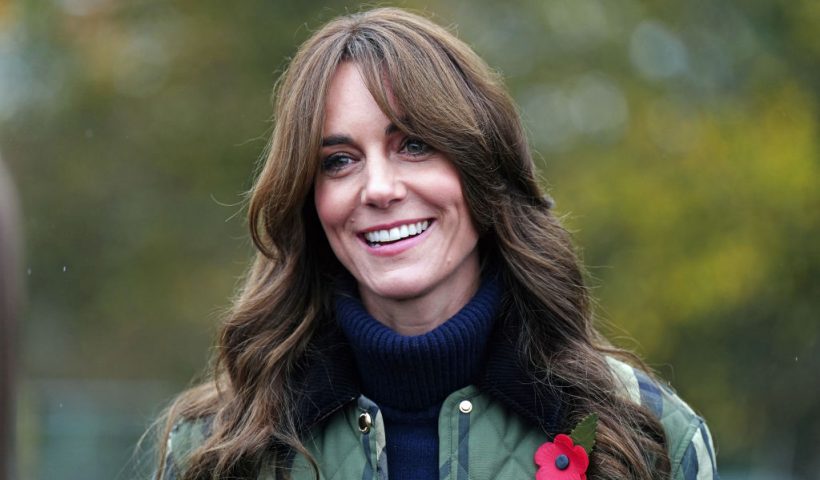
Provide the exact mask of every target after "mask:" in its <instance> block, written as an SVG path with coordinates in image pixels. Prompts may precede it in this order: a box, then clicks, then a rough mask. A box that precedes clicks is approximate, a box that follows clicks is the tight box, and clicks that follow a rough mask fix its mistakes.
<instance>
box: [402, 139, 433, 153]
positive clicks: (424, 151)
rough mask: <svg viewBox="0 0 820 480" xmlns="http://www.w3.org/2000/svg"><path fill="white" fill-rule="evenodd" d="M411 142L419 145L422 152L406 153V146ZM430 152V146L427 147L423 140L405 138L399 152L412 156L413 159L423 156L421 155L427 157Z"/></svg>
mask: <svg viewBox="0 0 820 480" xmlns="http://www.w3.org/2000/svg"><path fill="white" fill-rule="evenodd" d="M411 142H417V143H419V144H421V148H422V151H421V152H417V153H412V152H408V151H407V145H408V144H410V143H411ZM431 150H432V148H430V145H428V144H427V142H425V141H424V140H421V139H419V138H413V137H407V138H405V139H404V142H403V143H402V144H401V150H400V151H401V152H405V153H407V154H408V155H412V156H414V157H420V156H423V155H427V154H428V153H430V151H431Z"/></svg>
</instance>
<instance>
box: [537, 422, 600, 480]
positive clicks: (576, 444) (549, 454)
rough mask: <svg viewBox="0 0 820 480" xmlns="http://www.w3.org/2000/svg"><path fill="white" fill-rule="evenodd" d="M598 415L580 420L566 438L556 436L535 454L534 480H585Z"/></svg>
mask: <svg viewBox="0 0 820 480" xmlns="http://www.w3.org/2000/svg"><path fill="white" fill-rule="evenodd" d="M597 427H598V415H596V414H594V413H591V414H589V415H587V416H586V417H584V419H583V420H581V421H580V422H579V423H578V425H576V426H575V428H573V429H572V432H570V434H569V435H564V434H563V433H560V434H558V435H556V436H555V438H554V439H553V440H552V441H551V442H547V443H545V444H543V445H541V446H540V447H538V450H536V451H535V464H536V465H538V471H537V472H535V480H586V479H587V467H589V454H590V453H592V447H594V446H595V429H596V428H597Z"/></svg>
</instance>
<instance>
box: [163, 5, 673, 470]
mask: <svg viewBox="0 0 820 480" xmlns="http://www.w3.org/2000/svg"><path fill="white" fill-rule="evenodd" d="M341 62H355V63H356V64H357V65H358V66H359V67H360V69H361V71H362V74H363V76H364V77H365V79H366V82H367V85H368V88H369V89H370V91H371V93H372V94H373V96H374V98H375V99H376V101H377V102H378V104H379V106H380V107H381V109H382V110H383V111H384V112H385V114H386V115H387V116H388V117H389V118H390V120H391V121H392V122H393V123H394V124H395V125H397V126H398V127H399V128H400V129H401V130H402V131H404V132H405V133H406V134H408V135H411V136H413V137H418V138H421V139H423V140H424V141H425V142H427V143H428V144H429V145H431V146H432V147H433V148H435V149H437V150H438V151H440V152H442V153H444V154H446V155H447V156H448V157H449V158H450V159H451V160H452V162H453V163H454V164H455V166H456V167H457V168H458V170H459V172H460V175H461V180H462V184H463V191H464V195H465V198H466V201H467V204H468V205H469V208H470V212H471V214H472V218H473V221H474V222H475V224H476V226H477V228H478V231H479V232H481V240H480V244H479V248H480V251H481V254H482V257H483V258H484V259H487V258H490V259H493V261H494V263H496V264H498V265H499V268H500V270H501V275H502V278H503V282H504V287H505V291H506V299H505V302H508V303H509V305H508V306H509V307H510V308H514V309H515V310H516V311H517V312H518V314H519V316H520V318H521V319H522V322H523V328H522V331H521V332H520V338H519V345H520V347H521V355H522V358H523V359H524V360H525V361H526V362H527V363H528V365H530V367H531V370H532V372H534V373H533V377H534V378H533V381H536V382H540V383H542V384H543V385H544V388H560V391H561V395H562V397H563V398H565V399H566V402H567V404H568V405H569V406H570V409H569V411H570V415H569V418H567V423H568V424H571V423H573V422H575V421H577V420H578V419H579V417H581V416H583V415H585V414H586V413H588V412H596V413H597V414H598V415H599V418H600V420H599V427H598V433H597V443H596V449H595V454H594V455H592V456H591V465H590V468H589V471H588V477H589V478H590V479H605V478H606V479H615V478H618V479H622V478H633V479H660V478H666V477H668V475H669V468H670V467H669V458H668V455H667V453H666V448H665V440H664V433H663V429H662V427H661V425H660V424H659V422H658V421H657V420H656V419H655V418H654V417H653V416H652V415H651V413H649V412H648V411H646V410H645V409H643V408H642V407H640V406H637V405H634V404H632V403H630V402H629V401H627V400H624V399H622V398H621V397H620V396H619V395H618V394H617V393H616V392H618V391H619V388H618V387H617V386H616V383H615V382H616V380H615V379H614V378H613V376H612V373H611V370H610V368H609V367H608V365H607V362H606V359H605V355H615V356H619V357H622V358H629V357H630V356H629V355H628V354H627V353H626V352H623V351H620V350H617V349H615V348H613V347H612V346H610V345H609V344H608V343H607V342H606V341H605V340H604V339H603V337H602V336H601V335H600V334H599V333H598V332H597V331H596V330H595V328H594V326H593V321H592V313H591V306H590V298H589V292H588V290H587V287H586V286H585V284H584V278H583V272H582V268H581V266H580V262H579V260H578V258H577V256H576V254H575V252H574V249H573V246H572V244H571V240H570V238H569V235H568V233H567V232H566V231H565V230H564V229H563V228H562V226H561V225H560V222H559V220H558V219H557V218H556V217H555V215H554V214H553V213H552V211H551V210H550V206H551V205H550V202H549V201H548V200H547V199H546V198H545V196H544V194H543V192H542V191H541V188H540V187H539V185H538V181H537V178H536V172H535V166H534V163H533V160H532V156H531V153H530V150H529V147H528V143H527V139H526V137H525V134H524V131H523V127H522V124H521V120H520V117H519V114H518V112H517V110H516V107H515V105H514V103H513V101H512V100H511V98H510V96H509V95H508V94H507V92H506V89H505V87H504V86H503V83H502V81H501V79H500V77H499V76H498V75H497V74H496V73H495V72H493V70H491V69H490V68H489V67H488V66H487V65H486V64H485V63H484V61H482V60H481V59H480V58H479V57H478V56H477V55H476V54H475V52H473V51H472V49H470V47H468V46H467V45H466V44H465V43H463V42H462V41H460V40H459V39H457V38H456V37H455V36H454V35H453V34H451V33H450V32H448V31H447V30H446V29H444V28H442V27H440V26H438V25H436V24H434V23H433V22H431V21H429V20H427V19H425V18H423V17H421V16H418V15H415V14H412V13H408V12H406V11H404V10H400V9H394V8H381V9H376V10H371V11H367V12H363V13H357V14H352V15H347V16H343V17H339V18H337V19H334V20H332V21H331V22H329V23H328V24H326V25H325V26H324V27H323V28H321V29H320V30H318V31H317V32H316V33H314V34H313V35H312V36H311V37H310V38H309V39H308V40H307V41H306V42H305V43H304V44H303V45H302V46H301V48H300V49H299V51H298V52H297V54H296V55H295V57H294V58H293V59H292V60H291V62H290V64H289V66H288V68H287V70H286V71H285V73H284V74H283V75H282V77H281V78H280V81H279V83H278V84H277V87H276V97H275V98H276V103H275V117H274V121H275V126H274V130H273V135H272V139H271V142H270V145H269V150H268V153H267V155H266V158H265V160H264V164H263V165H262V168H261V171H260V172H259V174H258V178H257V180H256V183H255V185H254V187H253V189H252V192H251V197H250V202H249V222H250V230H251V235H252V238H253V242H254V244H255V245H256V248H257V249H258V253H257V256H256V259H255V261H254V263H253V265H252V267H251V269H250V270H249V272H248V274H247V278H246V280H245V283H244V287H243V288H242V290H241V291H240V293H239V294H238V296H237V298H236V299H235V302H234V306H233V310H232V311H231V313H230V314H229V315H228V318H227V319H226V321H225V322H224V325H223V326H222V329H221V332H220V335H219V339H218V350H217V358H216V361H215V363H214V371H213V378H212V380H211V381H209V382H207V383H205V384H203V385H200V386H198V387H195V388H193V389H191V390H189V391H187V392H185V393H183V394H182V395H181V396H180V397H179V398H178V399H177V400H176V401H175V402H174V404H173V405H172V406H171V407H170V408H169V411H168V415H167V422H166V428H165V435H166V436H167V435H168V434H169V432H170V430H171V428H172V425H174V423H175V422H177V421H178V420H179V419H190V418H200V417H206V416H209V417H211V421H212V427H211V434H210V436H209V437H208V438H207V439H206V440H205V442H204V443H203V444H202V445H201V446H199V448H197V449H196V450H195V451H194V452H193V453H192V455H191V457H190V459H189V462H188V465H189V467H188V468H187V470H186V471H185V472H184V473H183V475H182V478H184V479H187V480H195V479H196V480H204V479H222V478H256V477H255V476H256V474H257V473H258V471H259V469H260V468H261V465H262V462H263V461H266V459H270V457H271V451H272V446H274V445H278V446H285V447H287V448H288V449H290V451H291V452H299V453H302V454H304V455H306V456H308V458H310V456H309V453H308V452H307V451H306V449H305V447H304V445H303V444H302V442H301V439H300V434H299V432H298V431H297V428H296V425H295V420H294V405H295V404H294V402H295V400H294V398H295V392H294V390H295V388H296V387H295V380H294V375H295V371H296V369H297V366H298V365H299V364H300V361H301V360H303V357H304V355H305V352H306V349H307V348H308V346H309V344H310V342H311V339H312V337H313V335H314V332H316V331H317V330H318V329H319V328H321V327H322V325H323V324H326V323H327V322H332V321H333V315H332V310H331V307H330V304H331V301H330V299H331V295H332V292H331V288H330V284H331V282H330V281H329V278H330V277H332V276H333V275H334V274H335V273H336V272H338V269H340V268H342V267H341V266H340V264H339V263H338V261H336V259H335V257H334V255H333V253H332V251H331V250H330V248H329V246H328V244H327V240H326V238H325V236H324V234H323V233H322V229H321V227H320V226H319V222H318V219H317V216H316V211H315V207H314V205H313V195H312V188H313V181H314V178H315V176H316V173H317V167H318V163H319V162H318V153H319V148H320V145H321V138H322V137H321V136H322V126H323V123H324V107H325V98H326V94H327V91H328V85H329V84H330V81H331V78H332V77H333V74H334V72H335V71H336V68H337V66H338V65H339V64H340V63H341ZM391 100H392V101H391ZM557 386H560V387H557ZM163 445H164V442H163ZM277 451H281V449H280V450H277ZM160 453H161V456H164V452H160ZM280 467H281V462H280ZM278 468H279V467H278Z"/></svg>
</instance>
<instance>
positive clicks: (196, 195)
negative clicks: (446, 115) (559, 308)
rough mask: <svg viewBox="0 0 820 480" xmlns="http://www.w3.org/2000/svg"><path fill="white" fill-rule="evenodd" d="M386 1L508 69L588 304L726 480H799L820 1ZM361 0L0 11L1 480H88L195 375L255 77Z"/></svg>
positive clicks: (262, 135)
mask: <svg viewBox="0 0 820 480" xmlns="http://www.w3.org/2000/svg"><path fill="white" fill-rule="evenodd" d="M400 5H401V6H405V7H411V8H416V9H421V10H423V11H425V12H428V14H430V15H432V16H433V17H434V19H436V20H437V21H439V22H440V23H444V24H448V25H450V24H452V25H455V26H457V28H456V30H457V32H458V33H459V35H460V36H461V38H463V39H464V40H465V41H467V42H468V43H470V44H471V45H473V46H474V48H475V49H476V50H477V51H478V52H479V53H480V54H481V55H482V56H484V58H485V59H487V61H488V63H489V64H490V65H492V66H494V67H496V68H498V69H499V70H500V71H501V72H502V73H503V74H504V77H505V79H506V81H507V83H508V85H509V86H510V89H511V91H512V93H513V95H514V96H515V98H516V99H517V101H518V102H519V104H520V106H521V110H522V114H523V115H524V118H525V120H526V122H527V125H528V128H529V130H530V133H531V141H532V144H533V147H534V149H535V150H536V151H537V152H538V155H539V164H540V166H541V171H542V173H543V176H544V178H545V184H547V183H548V185H549V188H550V191H551V193H552V195H553V196H554V197H555V198H556V199H557V202H558V210H559V211H560V212H561V213H562V214H565V215H566V223H567V224H568V225H569V226H570V228H571V229H572V230H573V231H574V232H576V237H577V240H578V244H579V246H580V247H581V248H582V250H583V253H584V258H585V261H586V262H587V264H588V266H589V271H590V278H591V281H592V283H593V285H595V293H596V296H597V297H598V299H599V309H598V314H599V316H600V317H601V318H602V319H605V320H606V322H607V324H608V325H609V327H608V332H609V333H610V335H611V337H612V338H613V340H614V341H615V342H616V343H618V344H621V345H625V346H628V347H630V348H634V349H636V350H637V351H638V352H639V353H640V354H641V355H642V356H643V357H644V358H645V359H646V360H647V361H648V362H649V363H650V364H651V365H653V366H656V367H657V368H658V370H659V372H660V374H661V375H662V376H664V377H665V378H667V379H669V380H670V381H672V383H673V385H674V386H675V387H676V388H677V389H678V390H679V391H680V392H681V394H682V396H684V397H685V398H686V399H687V400H688V401H689V402H690V403H691V404H692V405H693V406H694V407H695V408H696V409H697V410H698V411H700V412H702V413H703V414H704V415H705V417H706V418H707V420H708V421H709V423H710V425H711V427H712V430H713V433H714V435H715V438H716V441H717V444H718V449H719V460H720V463H721V466H722V470H723V472H724V477H725V478H733V477H732V472H734V475H736V478H750V477H751V476H752V475H759V476H760V477H759V478H789V477H792V478H813V476H814V474H815V473H814V472H816V471H817V470H818V468H820V465H818V463H817V462H818V460H817V459H818V458H820V451H819V450H818V445H820V415H818V414H820V409H819V408H818V394H817V392H818V391H819V390H820V380H818V376H817V373H816V372H817V371H820V355H818V345H817V341H818V335H820V323H818V322H817V321H816V317H817V311H818V307H820V291H818V290H819V289H818V278H820V251H818V242H817V240H816V236H817V233H818V223H819V222H820V217H819V216H818V214H817V212H818V210H819V209H820V193H818V192H820V188H818V187H819V186H820V185H818V173H820V172H818V170H819V169H820V165H818V161H819V160H818V159H820V155H818V154H820V145H819V144H818V131H819V130H820V124H819V123H818V119H819V117H818V108H820V105H819V104H818V98H820V36H819V35H817V32H818V31H820V6H818V5H820V4H818V2H816V1H814V0H789V1H787V0H770V1H765V2H764V1H749V2H739V1H738V2H728V1H725V0H718V1H715V0H710V1H706V0H686V1H684V0H680V1H674V2H672V1H669V2H652V3H649V2H638V1H636V0H547V1H531V2H523V1H522V2H507V3H501V2H490V1H489V0H485V1H470V2H467V1H461V2H443V1H442V2H440V3H439V2H433V1H431V2H417V1H407V2H402V3H401V4H400ZM358 9H359V7H358V5H356V4H345V3H343V2H325V3H321V4H320V3H317V2H299V3H293V2H274V1H262V0H256V1H243V2H164V1H154V0H143V1H140V2H114V1H112V0H55V1H53V2H43V1H21V2H18V3H14V4H9V3H5V4H1V5H0V153H2V155H3V158H4V160H5V161H6V162H7V163H9V165H10V167H11V169H12V172H13V174H14V175H15V176H16V179H17V182H18V186H19V190H20V192H21V196H22V203H23V207H24V212H25V235H26V249H27V252H28V254H27V258H26V259H25V262H24V264H25V269H26V272H25V273H26V280H27V287H28V309H27V313H26V316H25V322H24V325H22V329H21V330H22V332H23V338H22V347H23V348H22V350H23V352H24V356H23V359H22V360H23V365H24V368H25V372H24V375H25V378H27V379H28V381H26V382H25V383H24V384H23V386H22V387H23V388H21V398H22V399H23V400H24V401H22V402H21V405H22V407H23V408H22V409H21V439H22V443H23V444H22V445H21V449H20V450H21V452H23V458H22V466H23V468H24V472H23V475H24V477H25V478H49V479H51V478H75V477H76V478H84V479H88V478H105V479H108V478H112V477H113V476H114V475H116V474H117V472H118V471H119V470H118V469H117V467H114V466H112V464H113V465H120V466H121V465H122V464H123V463H125V461H126V460H127V458H128V455H129V452H128V451H127V447H124V446H123V445H125V446H127V445H128V444H129V442H132V441H133V439H134V437H135V435H138V432H139V431H140V430H141V429H142V428H144V426H145V422H147V421H148V419H150V418H151V417H152V416H153V415H155V414H156V412H157V410H158V408H159V407H158V405H160V404H161V402H162V401H163V399H167V396H168V395H170V394H171V392H173V391H178V390H180V389H181V388H183V387H184V385H186V384H187V382H188V381H189V379H190V378H191V377H193V376H194V375H196V374H197V373H198V372H201V371H202V369H203V368H204V366H205V364H206V362H207V359H208V356H209V345H210V342H211V338H212V335H213V332H214V331H215V325H216V323H217V322H218V319H219V317H220V315H221V312H223V311H224V309H225V308H227V307H228V306H229V303H230V302H229V298H230V296H231V294H232V292H233V290H234V288H235V287H236V285H237V282H238V279H239V278H240V277H241V275H242V272H243V271H244V269H245V266H246V264H247V262H248V259H249V258H250V255H251V251H250V248H249V246H248V241H247V240H246V233H245V226H244V223H243V210H242V203H241V202H242V200H243V192H245V191H246V190H247V189H248V188H249V186H250V182H251V178H252V173H253V170H254V168H255V167H254V166H255V163H256V161H257V159H258V158H259V157H260V155H261V154H262V152H263V150H264V147H265V142H266V137H267V134H268V133H269V131H270V127H271V125H270V122H269V119H270V115H271V102H270V93H271V89H272V85H273V83H274V81H275V80H276V78H277V76H278V73H279V72H281V71H282V69H283V68H284V67H285V66H286V61H287V57H288V56H289V55H292V54H293V52H294V50H295V48H296V46H297V45H298V44H299V43H300V42H301V41H302V40H303V39H304V38H306V36H307V35H308V34H309V33H310V31H311V30H312V29H314V28H316V27H317V26H318V25H320V24H321V23H322V22H323V21H325V20H327V19H329V18H332V17H333V16H335V15H337V14H340V13H344V12H346V11H356V10H358ZM633 339H634V340H633ZM129 415H130V416H129ZM118 434H119V436H117V435H118ZM115 437H116V438H117V439H118V440H116V441H111V439H112V438H115ZM83 442H85V443H83ZM88 442H92V443H91V445H92V446H91V447H89V446H88V445H89V443H88ZM93 442H97V443H93ZM118 442H119V443H118ZM78 443H83V445H84V447H83V448H82V449H78V448H79V447H77V444H78ZM100 455H108V456H107V457H106V458H109V459H111V458H114V459H117V461H120V462H121V463H119V464H118V463H116V462H112V461H109V462H108V463H106V462H100V461H99V458H100V457H99V456H100ZM67 466H74V467H77V468H78V471H77V473H76V474H75V473H73V472H70V470H71V469H70V468H66V467H67ZM767 472H768V473H767ZM120 475H121V476H124V477H126V478H127V477H128V476H129V474H128V473H126V471H123V472H120ZM766 475H769V476H766Z"/></svg>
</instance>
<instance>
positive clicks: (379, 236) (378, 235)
mask: <svg viewBox="0 0 820 480" xmlns="http://www.w3.org/2000/svg"><path fill="white" fill-rule="evenodd" d="M429 226H430V222H428V221H426V220H425V221H423V222H416V223H408V224H406V225H400V226H398V227H393V228H391V229H390V230H375V231H372V232H366V233H365V234H364V238H365V239H366V240H367V241H368V242H370V243H376V244H378V243H384V242H395V241H396V240H401V239H402V238H407V237H410V236H413V235H418V234H420V233H421V232H423V231H425V230H427V227H429Z"/></svg>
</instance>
